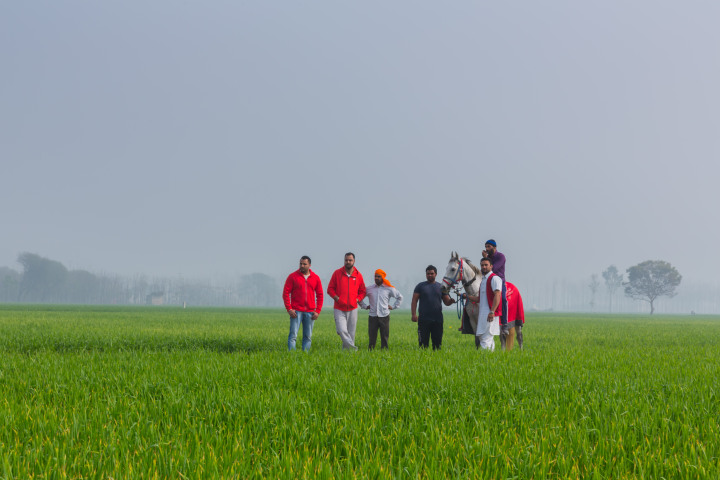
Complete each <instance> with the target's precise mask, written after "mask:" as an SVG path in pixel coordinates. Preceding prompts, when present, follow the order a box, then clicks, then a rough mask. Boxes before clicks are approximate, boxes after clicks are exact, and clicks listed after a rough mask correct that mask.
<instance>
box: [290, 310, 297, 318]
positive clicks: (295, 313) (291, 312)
mask: <svg viewBox="0 0 720 480" xmlns="http://www.w3.org/2000/svg"><path fill="white" fill-rule="evenodd" d="M288 314H289V315H290V318H297V312H296V311H295V310H293V309H292V308H291V309H290V310H288Z"/></svg>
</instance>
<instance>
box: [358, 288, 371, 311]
mask: <svg viewBox="0 0 720 480" xmlns="http://www.w3.org/2000/svg"><path fill="white" fill-rule="evenodd" d="M365 291H366V292H367V287H365ZM365 300H367V301H368V303H367V304H366V303H365ZM358 306H359V307H360V308H362V309H363V310H370V294H369V293H368V294H367V295H365V298H363V299H362V300H360V301H359V302H358Z"/></svg>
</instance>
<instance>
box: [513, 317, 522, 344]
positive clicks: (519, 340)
mask: <svg viewBox="0 0 720 480" xmlns="http://www.w3.org/2000/svg"><path fill="white" fill-rule="evenodd" d="M518 322H521V323H520V324H519V325H517V324H516V325H515V333H516V334H517V344H518V348H519V349H520V350H522V349H523V333H522V321H521V320H518Z"/></svg>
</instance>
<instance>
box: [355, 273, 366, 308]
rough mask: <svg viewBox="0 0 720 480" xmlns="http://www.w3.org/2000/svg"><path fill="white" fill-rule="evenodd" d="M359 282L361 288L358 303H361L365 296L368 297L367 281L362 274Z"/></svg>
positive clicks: (359, 288) (359, 276) (359, 274)
mask: <svg viewBox="0 0 720 480" xmlns="http://www.w3.org/2000/svg"><path fill="white" fill-rule="evenodd" d="M358 281H359V282H360V286H359V287H358V298H357V299H358V302H361V301H362V299H363V298H365V295H367V289H366V288H365V280H364V279H363V276H362V274H361V273H360V272H358Z"/></svg>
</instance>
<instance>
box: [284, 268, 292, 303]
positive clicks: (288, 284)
mask: <svg viewBox="0 0 720 480" xmlns="http://www.w3.org/2000/svg"><path fill="white" fill-rule="evenodd" d="M292 284H293V281H292V273H291V274H290V275H288V277H287V280H285V286H284V287H283V293H282V297H283V303H284V304H285V310H290V309H291V308H292V307H291V303H290V292H291V291H292Z"/></svg>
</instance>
